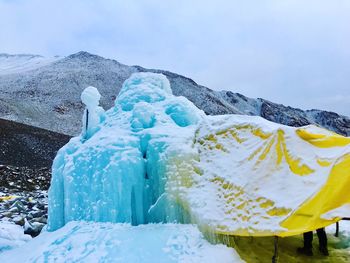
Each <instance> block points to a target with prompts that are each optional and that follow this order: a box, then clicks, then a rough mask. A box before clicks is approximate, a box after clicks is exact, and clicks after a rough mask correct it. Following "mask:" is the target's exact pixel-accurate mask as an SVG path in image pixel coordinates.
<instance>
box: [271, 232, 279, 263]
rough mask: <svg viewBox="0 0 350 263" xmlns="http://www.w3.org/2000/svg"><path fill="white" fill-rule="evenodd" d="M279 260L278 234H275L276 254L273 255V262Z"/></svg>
mask: <svg viewBox="0 0 350 263" xmlns="http://www.w3.org/2000/svg"><path fill="white" fill-rule="evenodd" d="M277 261H278V236H275V240H274V254H273V257H272V263H277Z"/></svg>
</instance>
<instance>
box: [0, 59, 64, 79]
mask: <svg viewBox="0 0 350 263" xmlns="http://www.w3.org/2000/svg"><path fill="white" fill-rule="evenodd" d="M59 59H61V57H58V56H57V57H48V58H46V57H42V56H38V55H26V54H22V55H9V54H0V75H7V74H14V73H23V72H26V71H30V70H34V69H37V68H40V67H43V66H46V65H49V64H51V63H53V62H55V61H57V60H59Z"/></svg>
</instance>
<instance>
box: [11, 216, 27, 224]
mask: <svg viewBox="0 0 350 263" xmlns="http://www.w3.org/2000/svg"><path fill="white" fill-rule="evenodd" d="M12 220H13V222H14V223H15V224H16V225H20V226H24V222H25V218H23V217H22V216H16V217H15V218H13V219H12Z"/></svg>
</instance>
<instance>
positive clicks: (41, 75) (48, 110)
mask: <svg viewBox="0 0 350 263" xmlns="http://www.w3.org/2000/svg"><path fill="white" fill-rule="evenodd" d="M19 56H20V58H19ZM26 56H27V57H26ZM5 57H6V59H5ZM4 61H5V62H4ZM23 61H25V62H23ZM16 63H17V64H19V65H17V64H16ZM8 65H11V68H10V69H9V66H8ZM16 65H17V66H16ZM23 65H25V66H23ZM26 65H30V66H26ZM143 71H149V72H158V73H163V74H164V75H166V76H167V77H168V79H169V80H170V82H171V86H172V89H173V93H174V94H175V95H178V96H184V97H186V98H188V99H189V100H191V101H192V102H193V103H194V104H195V105H196V106H197V107H198V108H200V109H202V110H203V111H205V112H206V113H207V114H210V115H219V114H245V115H257V116H262V117H263V118H265V119H268V120H270V121H273V122H278V123H281V124H285V125H290V126H303V125H307V124H316V125H319V126H322V127H325V128H328V129H331V130H333V131H335V132H337V133H339V134H342V135H346V136H349V135H350V118H348V117H345V116H341V115H338V114H336V113H334V112H326V111H321V110H307V111H303V110H300V109H295V108H292V107H286V106H284V105H280V104H276V103H273V102H270V101H267V100H264V99H252V98H247V97H245V96H244V95H241V94H239V93H233V92H231V91H213V90H211V89H209V88H207V87H204V86H201V85H198V84H197V83H196V82H194V81H193V80H191V79H189V78H187V77H184V76H181V75H178V74H175V73H172V72H168V71H163V70H154V69H145V68H142V67H140V66H127V65H123V64H121V63H119V62H117V61H115V60H111V59H105V58H103V57H100V56H96V55H93V54H90V53H87V52H78V53H76V54H73V55H70V56H67V57H64V58H58V57H56V58H48V59H43V58H42V57H38V56H33V55H7V54H0V117H1V118H5V119H9V120H14V121H17V122H21V123H25V124H29V125H33V126H37V127H41V128H45V129H49V130H52V131H56V132H60V133H65V134H69V135H76V134H77V133H79V131H80V129H81V116H82V111H83V105H82V104H81V102H80V93H81V91H82V90H83V89H84V88H85V87H87V86H89V85H91V86H95V87H97V88H98V89H99V91H100V93H101V95H102V100H101V102H102V106H103V107H104V108H105V109H108V108H110V107H111V106H112V105H113V101H114V99H115V97H116V95H117V94H118V92H119V90H120V88H121V85H122V83H123V82H124V80H125V79H127V78H128V77H129V76H130V75H131V74H132V73H134V72H143Z"/></svg>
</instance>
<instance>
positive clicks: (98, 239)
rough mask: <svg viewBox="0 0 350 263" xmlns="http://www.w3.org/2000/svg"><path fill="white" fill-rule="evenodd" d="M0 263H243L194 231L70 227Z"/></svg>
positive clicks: (81, 224) (163, 226)
mask: <svg viewBox="0 0 350 263" xmlns="http://www.w3.org/2000/svg"><path fill="white" fill-rule="evenodd" d="M1 259H2V260H3V262H8V263H10V262H56V261H59V262H128V263H133V262H135V263H139V262H144V263H154V262H162V263H166V262H184V263H190V262H192V263H195V262H198V263H202V262H203V263H204V262H208V263H211V262H215V261H216V260H217V259H220V262H223V263H224V262H227V263H232V262H242V260H241V259H240V257H239V256H238V254H237V253H236V252H235V251H234V250H233V249H232V248H228V247H226V246H224V245H211V244H210V243H209V242H208V241H206V240H205V239H204V238H203V236H202V234H201V233H200V232H199V231H198V229H197V228H196V227H195V226H193V225H176V224H149V225H140V226H137V227H133V226H131V225H128V224H111V223H87V222H70V223H68V224H67V225H66V226H64V227H63V228H61V229H59V230H57V231H55V232H46V233H43V234H41V235H40V236H39V237H37V238H35V239H33V241H32V242H30V243H28V244H27V245H25V246H22V247H21V248H18V249H16V250H13V251H9V252H6V253H3V254H0V260H1Z"/></svg>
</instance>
